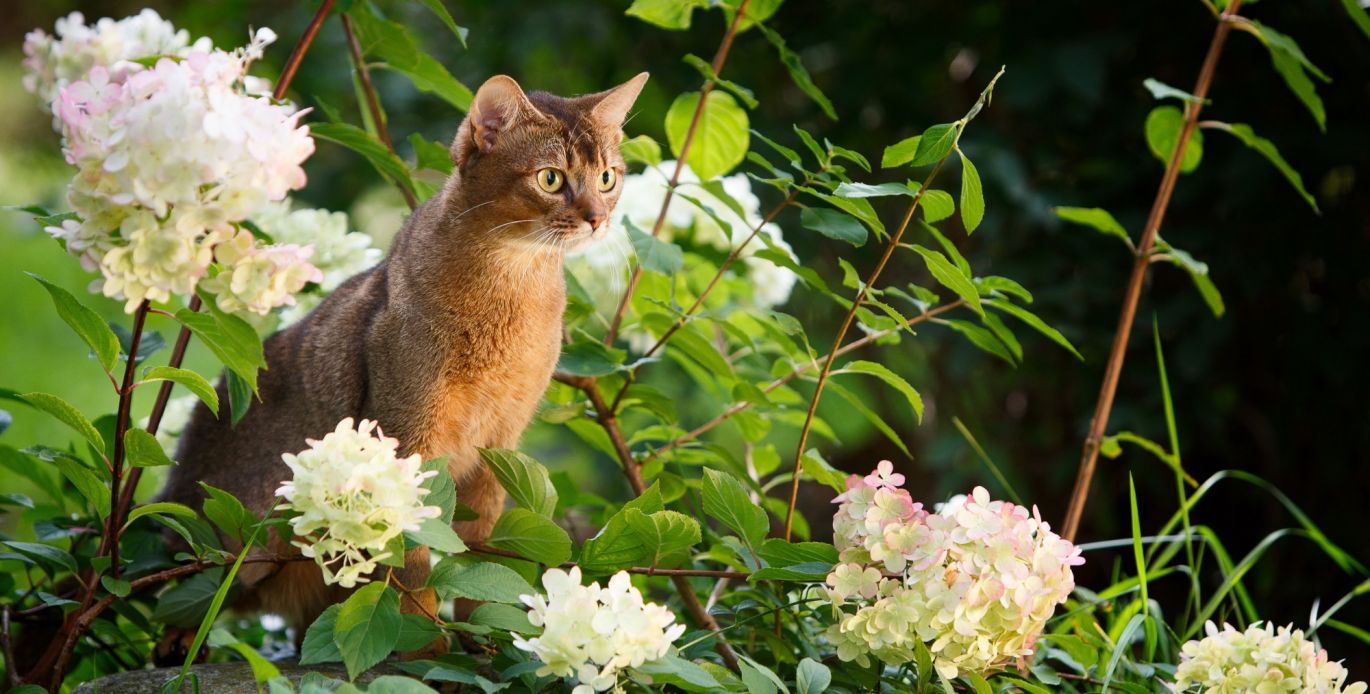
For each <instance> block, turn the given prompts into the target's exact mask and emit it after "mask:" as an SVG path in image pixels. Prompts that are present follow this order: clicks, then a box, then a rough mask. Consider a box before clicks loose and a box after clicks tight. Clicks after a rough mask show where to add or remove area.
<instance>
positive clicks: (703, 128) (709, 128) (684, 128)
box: [666, 89, 750, 181]
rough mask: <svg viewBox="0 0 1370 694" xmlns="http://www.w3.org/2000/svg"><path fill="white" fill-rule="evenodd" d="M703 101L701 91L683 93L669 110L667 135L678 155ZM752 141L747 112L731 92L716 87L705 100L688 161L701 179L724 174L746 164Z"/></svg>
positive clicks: (686, 159) (673, 151)
mask: <svg viewBox="0 0 1370 694" xmlns="http://www.w3.org/2000/svg"><path fill="white" fill-rule="evenodd" d="M699 102H700V92H690V93H688V94H681V95H680V96H679V97H677V98H676V100H675V101H674V102H672V103H671V107H670V109H669V110H667V112H666V138H667V140H668V141H669V142H670V144H671V152H672V153H674V154H675V155H676V156H677V157H679V156H680V150H681V148H682V147H683V146H684V143H685V134H686V133H687V132H688V131H689V129H690V123H691V122H693V120H694V112H695V108H696V107H697V106H698V105H699ZM749 140H750V131H749V129H748V118H747V112H746V111H745V110H743V109H742V107H741V106H738V105H737V101H736V100H735V99H734V98H733V96H732V95H731V94H728V93H726V92H722V91H719V90H717V89H715V90H712V91H710V92H709V96H708V98H707V99H705V101H704V110H703V111H702V112H701V113H700V115H699V123H698V126H697V127H696V129H695V133H694V138H693V139H692V140H691V141H690V151H689V152H688V154H687V156H686V157H685V163H687V164H689V165H690V168H691V169H693V170H694V172H695V175H697V176H699V179H700V180H701V181H707V180H709V179H711V178H715V177H718V176H722V175H723V174H726V173H728V172H729V171H731V170H732V169H733V168H734V167H736V166H737V165H738V164H740V163H742V160H743V159H744V158H745V157H746V156H747V147H748V143H749Z"/></svg>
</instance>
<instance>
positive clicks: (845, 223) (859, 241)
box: [799, 207, 866, 247]
mask: <svg viewBox="0 0 1370 694" xmlns="http://www.w3.org/2000/svg"><path fill="white" fill-rule="evenodd" d="M799 223H800V224H802V225H804V228H805V229H812V230H814V231H816V232H818V233H820V234H822V235H824V236H826V237H828V238H830V239H836V240H838V241H845V242H847V243H850V244H851V245H853V246H857V247H860V246H863V245H865V243H866V227H865V226H864V225H862V224H861V222H859V221H857V219H856V218H855V217H852V216H851V215H849V214H847V213H845V212H840V211H838V210H831V209H828V208H826V207H805V208H804V209H803V210H802V211H801V212H800V213H799Z"/></svg>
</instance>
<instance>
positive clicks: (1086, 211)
mask: <svg viewBox="0 0 1370 694" xmlns="http://www.w3.org/2000/svg"><path fill="white" fill-rule="evenodd" d="M1052 211H1053V212H1055V213H1056V216H1057V217H1060V218H1061V219H1064V220H1065V221H1067V222H1073V223H1075V224H1079V225H1081V226H1087V227H1089V228H1091V229H1094V230H1095V231H1098V232H1100V233H1102V234H1106V235H1108V236H1112V237H1114V238H1117V239H1119V240H1121V241H1122V242H1123V243H1124V244H1126V245H1127V248H1128V250H1129V251H1131V250H1134V249H1135V248H1136V247H1135V246H1133V245H1132V237H1131V236H1129V235H1128V233H1127V229H1124V228H1123V225H1121V224H1119V223H1118V220H1116V219H1114V218H1113V215H1111V214H1109V212H1108V210H1105V209H1103V208H1099V207H1055V208H1052Z"/></svg>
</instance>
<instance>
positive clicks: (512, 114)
mask: <svg viewBox="0 0 1370 694" xmlns="http://www.w3.org/2000/svg"><path fill="white" fill-rule="evenodd" d="M537 113H538V110H537V107H535V106H533V103H532V102H531V101H529V100H528V96H527V95H526V94H524V93H523V88H522V87H520V86H519V83H518V82H515V81H514V78H512V77H509V76H508V75H495V76H494V77H491V78H490V79H488V80H485V84H482V85H480V89H477V90H476V96H475V97H474V98H472V99H471V110H470V112H468V113H467V116H466V120H467V122H468V123H469V124H470V126H471V127H470V132H469V133H468V134H469V136H470V138H471V142H472V144H473V145H474V146H475V147H476V148H477V149H479V150H480V151H481V152H482V153H485V154H489V153H490V150H492V149H494V147H495V142H496V141H497V140H498V139H499V137H500V135H502V134H504V133H505V132H508V131H509V129H511V128H513V127H514V125H515V124H516V123H518V121H519V119H520V118H527V117H530V116H534V115H536V114H537Z"/></svg>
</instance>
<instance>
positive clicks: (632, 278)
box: [604, 0, 751, 345]
mask: <svg viewBox="0 0 1370 694" xmlns="http://www.w3.org/2000/svg"><path fill="white" fill-rule="evenodd" d="M750 3H751V0H742V3H741V4H740V5H738V6H737V14H735V15H733V21H732V23H731V24H729V25H728V31H727V33H725V34H723V41H722V42H720V43H719V44H718V51H717V52H716V53H714V60H713V63H712V66H713V72H714V75H715V76H717V75H718V74H719V73H721V72H723V64H724V63H726V62H727V61H728V51H730V50H732V47H733V37H735V36H736V35H737V29H738V27H739V26H740V25H741V24H742V17H743V16H745V15H746V14H747V5H748V4H750ZM713 89H714V82H713V81H712V80H710V81H708V82H705V83H704V86H703V87H701V88H700V90H699V103H697V104H695V112H694V115H692V116H691V117H690V127H689V128H686V130H685V139H684V140H683V141H681V143H680V155H679V156H678V157H676V162H675V171H673V172H672V173H671V181H670V183H668V184H667V185H666V195H665V196H664V197H663V198H662V199H661V212H659V213H657V216H656V222H655V223H653V224H652V238H656V237H657V236H660V235H661V229H662V227H663V226H665V224H666V212H667V210H669V209H670V207H671V198H672V197H673V196H674V195H675V187H676V184H678V183H679V182H680V172H681V170H682V169H684V168H685V159H686V157H688V156H689V154H690V145H692V144H694V139H695V131H697V130H698V129H699V121H700V119H701V118H702V117H703V116H704V104H705V103H706V102H707V101H708V100H709V93H710V92H712V91H713ZM641 279H642V266H641V265H636V266H634V267H633V272H632V274H630V275H629V276H628V287H627V288H626V289H624V290H623V298H622V299H620V300H619V302H618V308H617V309H616V310H615V311H614V317H613V320H611V321H609V332H608V333H606V334H605V335H604V344H606V345H612V344H614V339H615V338H617V337H618V329H619V327H620V326H622V325H623V314H625V313H627V312H628V303H629V302H630V301H632V299H633V292H634V291H637V284H638V282H639V281H640V280H641Z"/></svg>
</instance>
